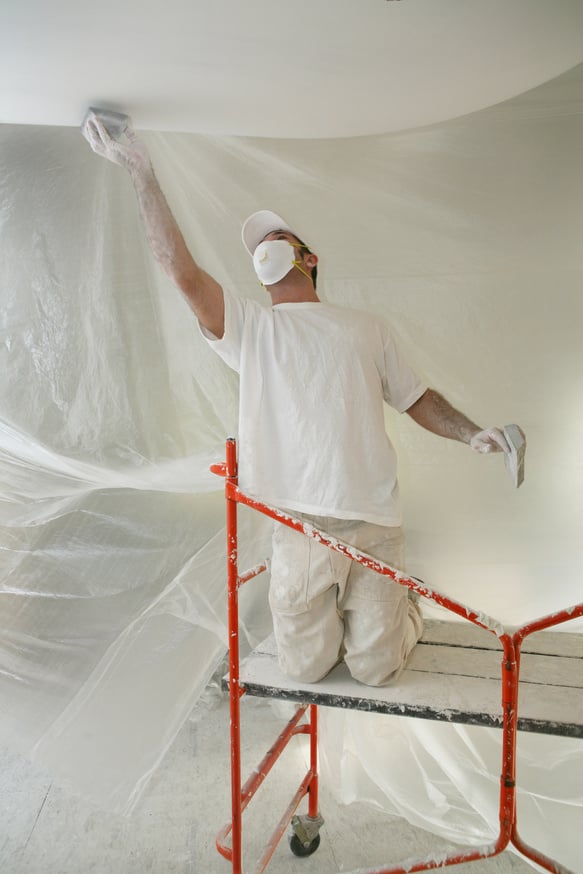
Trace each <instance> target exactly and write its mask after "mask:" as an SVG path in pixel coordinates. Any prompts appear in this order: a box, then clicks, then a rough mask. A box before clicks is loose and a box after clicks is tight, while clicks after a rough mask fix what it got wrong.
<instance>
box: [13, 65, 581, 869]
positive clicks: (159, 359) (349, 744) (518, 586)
mask: <svg viewBox="0 0 583 874" xmlns="http://www.w3.org/2000/svg"><path fill="white" fill-rule="evenodd" d="M144 136H145V139H146V140H147V143H148V145H149V147H150V149H151V152H152V156H153V161H154V165H155V167H156V170H157V173H158V176H159V178H160V180H161V183H162V187H163V188H164V190H165V192H166V194H167V197H168V200H169V201H170V203H171V205H172V207H173V209H174V210H175V212H176V215H177V218H178V220H179V223H180V225H181V227H182V228H183V230H184V233H185V236H186V238H187V241H188V243H189V245H190V246H191V248H192V251H193V254H194V255H195V257H196V258H197V259H198V260H199V262H200V263H201V264H202V265H203V266H204V267H205V268H206V269H207V270H208V271H209V272H210V273H211V274H212V275H214V276H215V277H216V278H217V279H218V280H219V281H220V282H221V283H222V284H223V285H225V286H228V287H229V288H231V289H233V290H234V291H235V292H236V293H237V294H240V295H247V296H253V297H256V298H258V299H260V300H261V299H263V300H264V301H265V303H266V304H267V299H266V298H265V297H264V293H263V292H262V289H261V288H260V286H259V285H258V283H257V281H256V280H255V277H254V274H253V272H252V267H251V263H250V260H249V258H248V256H247V255H246V253H245V251H244V249H243V246H242V245H241V242H240V236H239V235H240V226H241V223H242V221H243V219H244V218H245V217H246V216H247V215H248V214H249V213H251V212H253V211H254V210H256V209H259V208H264V207H266V208H272V209H275V210H277V211H278V212H280V213H281V214H282V215H284V216H285V217H286V219H287V220H288V221H289V222H290V223H292V224H293V225H294V226H297V227H298V228H299V229H301V233H302V236H303V237H304V239H306V241H307V242H309V243H310V244H311V246H312V248H313V249H314V250H315V251H316V252H317V253H318V254H319V255H320V259H321V262H320V263H321V269H320V277H321V279H320V291H321V295H322V297H323V298H325V299H326V300H328V301H331V302H334V303H338V304H343V305H347V306H352V307H357V308H362V309H366V310H369V311H372V312H374V313H377V314H378V315H379V316H380V317H385V318H387V319H388V320H389V321H390V322H391V324H392V325H393V327H394V329H395V331H396V333H397V335H398V336H399V338H400V340H401V344H402V346H403V348H404V350H405V352H406V354H407V357H408V358H409V360H410V361H411V363H412V364H413V365H414V366H415V367H416V368H417V370H418V371H419V372H420V374H421V375H423V376H424V377H425V378H426V379H427V381H428V382H429V383H430V384H431V385H432V386H434V387H435V388H437V389H438V390H440V391H442V392H443V393H444V394H445V395H446V397H447V398H448V399H449V400H450V401H451V402H452V403H453V404H454V405H455V406H457V407H459V408H460V409H462V410H463V411H464V412H465V413H466V414H467V415H469V416H470V417H472V418H473V419H475V420H477V421H478V422H480V423H482V424H483V425H484V426H486V425H489V424H495V423H497V424H505V423H508V422H513V421H515V422H518V423H519V424H520V425H521V426H522V427H523V428H524V429H525V431H526V432H527V436H528V452H527V463H526V480H525V483H524V485H523V486H522V487H521V488H520V490H518V491H516V490H514V489H513V487H512V483H511V481H510V478H509V477H508V474H507V472H506V471H505V469H504V464H503V461H502V459H501V457H499V456H494V457H491V458H490V457H481V456H478V455H476V454H474V453H472V452H470V451H469V450H468V449H467V447H465V446H462V445H460V444H455V443H451V442H448V441H444V440H440V439H439V438H436V437H434V436H433V435H431V434H429V433H427V432H424V431H422V430H421V429H419V428H418V427H417V426H416V425H414V423H413V422H412V421H410V420H409V419H408V417H407V416H401V417H400V416H398V415H397V414H394V413H393V412H390V411H387V427H388V429H389V431H390V433H391V436H392V439H393V441H394V443H395V445H396V448H397V450H398V454H399V463H400V472H401V476H400V479H401V490H402V494H403V498H404V506H405V519H406V524H405V529H406V534H407V541H408V569H409V571H410V572H411V573H413V574H414V575H416V576H419V577H421V578H422V579H424V580H425V581H426V582H427V583H429V584H430V585H432V586H433V587H435V588H437V589H440V590H441V591H444V592H446V593H447V594H449V595H450V596H452V597H454V598H456V599H458V600H460V601H462V602H464V603H467V604H470V605H472V606H474V607H476V608H479V609H480V610H483V611H484V612H487V613H489V614H490V615H492V616H494V617H496V618H497V619H499V620H500V621H502V622H504V623H507V624H519V623H522V622H525V621H527V620H528V619H531V618H534V617H536V616H539V615H542V614H545V613H548V612H552V611H554V610H557V609H561V608H563V607H566V606H569V605H570V604H574V603H576V602H578V601H580V600H581V591H582V589H581V571H582V569H583V548H582V545H581V544H582V541H581V535H580V521H581V517H582V509H583V462H582V460H581V459H582V453H581V446H582V445H583V420H582V418H581V411H580V407H581V404H580V398H581V397H582V390H583V367H582V365H581V361H582V359H581V328H582V325H583V318H582V316H583V303H582V297H581V280H582V278H583V256H582V252H583V247H582V245H581V240H582V233H583V222H582V219H583V174H582V173H581V155H582V154H583V149H582V147H583V67H579V68H576V69H575V70H572V71H571V72H569V73H567V74H565V75H563V76H561V77H559V78H558V79H556V80H554V81H552V82H550V83H547V84H546V85H544V86H541V87H539V88H537V89H535V90H534V91H532V92H529V93H527V94H525V95H522V96H521V97H518V98H515V99H514V100H512V101H509V102H507V103H505V104H501V105H500V106H498V107H494V108H492V109H489V110H484V111H482V112H479V113H475V114H473V115H470V116H466V117H465V118H461V119H457V120H455V121H451V122H448V123H444V124H441V125H436V126H432V127H428V128H423V129H419V130H415V131H410V132H406V133H401V134H390V135H383V136H375V137H360V138H353V139H346V140H333V141H331V140H330V141H326V140H317V141H316V140H314V141H309V140H261V139H245V138H233V137H207V136H198V135H192V134H145V135H144ZM0 143H1V145H0V186H1V189H0V241H1V245H2V260H1V262H0V277H1V279H0V282H1V286H0V287H1V295H2V296H1V312H0V319H1V344H0V350H1V355H2V367H1V368H0V380H1V381H2V390H1V392H0V469H1V475H0V521H1V524H2V528H1V541H0V544H1V554H0V555H1V559H0V560H1V562H2V567H1V576H0V596H1V600H0V604H1V611H0V706H1V711H2V720H1V721H0V740H2V741H3V742H4V743H6V744H8V745H10V746H12V747H14V748H17V749H19V750H21V751H22V752H24V753H26V754H28V755H31V756H34V757H35V758H36V760H37V761H39V762H40V763H42V764H43V765H44V766H46V767H47V768H48V769H49V770H50V771H51V773H52V774H53V775H54V777H55V779H57V780H59V781H61V782H62V783H65V784H67V785H69V786H70V787H71V788H72V790H73V791H75V792H79V793H83V794H85V795H87V796H89V797H91V798H93V799H94V800H95V801H96V802H97V803H98V804H101V805H103V806H106V807H108V808H109V809H111V810H117V811H120V812H129V811H131V809H132V807H133V805H134V804H135V802H136V800H137V798H139V795H140V792H141V791H142V790H143V788H144V787H145V786H146V785H147V782H148V779H149V777H150V776H151V775H152V773H153V771H154V770H155V768H156V766H157V764H158V763H159V761H160V759H161V758H162V756H163V755H164V753H165V751H166V750H167V748H168V746H169V744H170V743H171V741H172V739H173V738H174V737H175V735H176V733H177V731H178V730H179V728H180V726H181V725H182V724H183V722H184V720H185V719H186V717H187V716H188V713H189V712H190V710H191V708H192V706H193V704H194V703H195V701H196V700H197V698H198V696H199V695H200V693H201V690H202V689H203V688H204V686H205V684H206V683H207V681H208V678H209V677H210V676H211V674H212V673H213V671H214V670H215V668H216V666H217V664H218V663H219V661H220V659H221V658H222V656H223V654H224V650H225V646H226V627H225V626H226V622H225V619H226V599H225V554H224V529H223V497H222V492H221V488H222V486H221V482H220V481H218V480H217V479H216V477H214V476H213V475H212V474H211V473H209V470H208V468H209V464H210V463H211V462H212V461H217V460H221V459H222V457H223V451H224V439H225V437H226V436H227V435H228V434H235V433H236V423H237V379H236V376H235V375H234V374H233V373H232V372H230V371H229V370H228V369H227V368H226V366H224V365H223V363H222V362H221V361H220V360H219V359H218V358H217V357H215V356H214V355H213V353H212V351H211V350H209V349H208V348H207V346H206V344H205V342H204V341H203V340H202V339H201V337H200V336H199V333H198V329H197V326H196V324H195V320H194V317H193V316H192V314H191V313H190V310H189V309H188V307H187V305H186V303H185V302H184V301H183V300H182V299H181V297H180V295H179V293H178V292H177V291H176V290H175V289H174V288H172V287H171V286H170V285H169V283H168V282H167V281H166V279H165V278H164V277H163V276H162V275H161V273H160V271H159V270H158V268H157V267H156V265H155V264H154V262H153V260H152V257H151V255H150V253H149V251H148V249H147V246H146V243H145V241H144V238H143V234H142V229H141V225H140V221H139V218H138V213H137V206H136V203H135V198H134V194H133V190H132V187H131V184H130V181H129V179H128V178H127V177H126V176H125V174H124V172H123V171H122V170H120V168H118V167H115V166H113V165H111V164H108V163H107V162H105V161H103V160H101V159H99V158H97V157H96V156H95V155H93V154H92V153H91V151H90V150H89V148H88V146H87V144H86V143H85V142H84V140H83V139H82V137H81V135H80V133H79V132H78V131H76V130H73V129H65V128H47V127H43V128H35V127H19V126H7V125H5V126H3V127H2V128H0ZM241 515H242V526H243V530H242V538H241V539H242V544H243V545H244V555H243V559H242V561H243V563H244V562H245V561H246V559H247V558H248V560H249V564H255V563H256V561H257V560H259V559H261V558H263V557H264V556H265V555H267V554H268V551H269V533H270V523H268V522H267V521H266V520H264V519H262V518H261V517H258V516H255V515H254V514H252V513H251V512H249V511H246V512H243V513H242V514H241ZM265 585H266V583H265V582H264V581H263V582H261V583H258V584H257V585H256V586H254V587H252V588H250V590H249V591H246V590H245V592H244V599H243V601H244V603H243V610H242V613H243V622H244V626H245V629H246V633H247V637H248V640H249V642H250V643H255V642H257V641H258V640H259V639H260V638H261V637H262V636H264V635H265V634H266V633H268V631H269V615H268V611H267V607H266V602H265ZM569 630H579V631H581V623H578V625H577V623H573V624H572V628H571V629H569ZM323 737H324V747H325V750H324V766H325V768H329V769H330V772H331V773H332V774H333V775H334V780H335V783H336V785H337V786H338V792H339V794H340V796H341V797H342V798H343V799H344V800H351V799H352V798H369V799H370V800H372V801H373V802H374V803H376V804H379V805H381V806H383V807H385V808H386V809H388V810H390V811H391V812H394V813H398V814H400V815H404V816H406V817H407V818H408V819H410V820H412V821H414V822H416V823H418V824H420V825H423V826H424V827H426V828H431V829H433V830H435V831H436V832H439V833H442V834H445V835H447V836H449V837H452V838H455V839H460V840H466V839H467V837H468V834H469V835H470V836H471V837H472V839H475V840H476V841H478V840H483V839H484V837H486V839H487V838H488V837H489V836H490V835H491V834H492V832H493V830H494V829H495V825H496V802H497V787H496V784H497V780H498V776H497V775H498V773H499V762H498V758H497V756H498V752H497V750H498V749H499V742H500V741H499V737H500V736H499V733H496V732H490V731H487V730H478V729H472V730H470V729H458V728H454V727H452V726H445V725H438V724H436V723H424V722H415V721H413V720H397V719H390V718H388V717H384V718H381V717H374V716H370V717H367V716H363V715H362V714H345V713H328V714H326V717H325V720H324V726H323ZM520 745H521V758H520V765H519V768H520V779H521V785H522V786H524V787H525V788H528V789H529V792H530V794H529V795H528V797H526V796H522V795H521V797H520V799H519V803H520V804H521V805H523V806H524V807H525V810H526V816H527V823H526V824H525V827H524V828H522V831H523V832H524V834H523V836H524V838H525V839H526V840H529V838H530V839H531V840H534V836H535V835H537V836H538V838H540V839H539V840H538V843H539V845H541V848H542V849H546V850H547V852H549V853H555V854H556V855H558V856H559V857H560V858H561V860H562V861H563V862H564V864H567V865H571V866H572V867H574V868H575V870H576V866H577V865H578V864H580V859H581V858H582V856H583V853H582V849H583V848H582V843H581V829H580V828H577V827H576V822H579V823H580V822H581V814H582V810H581V808H582V807H583V794H582V791H581V785H582V784H581V780H580V779H579V780H577V781H575V782H574V781H573V774H574V773H575V772H576V771H577V769H578V770H579V772H580V770H581V767H582V765H583V745H582V744H581V743H580V742H576V741H573V740H561V739H557V738H543V737H536V738H534V737H531V736H524V735H521V736H520ZM493 775H494V776H493ZM521 809H522V808H521Z"/></svg>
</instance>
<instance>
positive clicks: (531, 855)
mask: <svg viewBox="0 0 583 874" xmlns="http://www.w3.org/2000/svg"><path fill="white" fill-rule="evenodd" d="M211 471H212V472H213V473H215V474H217V475H219V476H223V477H225V497H226V517H227V519H226V527H227V586H228V634H229V695H230V723H231V724H230V735H231V738H230V739H231V800H232V819H231V821H230V822H229V823H227V824H226V825H225V826H224V828H223V829H222V830H221V831H220V832H219V834H218V835H217V838H216V846H217V850H218V852H219V853H220V854H221V855H222V856H223V857H224V858H225V859H227V860H228V861H230V862H231V865H232V874H243V868H242V818H243V812H244V810H245V808H246V807H247V806H248V804H249V802H250V801H251V799H252V798H253V796H254V795H255V793H256V792H257V790H258V789H259V787H260V785H261V784H262V783H263V780H264V779H265V777H266V776H267V774H268V773H269V771H270V770H271V768H272V767H273V765H274V764H275V762H276V761H277V759H278V758H279V756H280V755H281V753H282V752H283V750H284V749H285V747H286V746H287V744H288V743H289V741H290V740H291V738H292V737H294V736H295V735H298V734H306V735H308V736H309V739H310V766H309V769H308V771H307V773H306V775H305V777H304V778H303V780H302V782H301V783H300V785H299V787H298V789H297V791H296V792H295V794H294V796H293V798H292V800H291V802H290V804H289V806H288V808H287V809H286V811H285V812H284V814H283V816H282V817H281V819H280V821H279V822H278V824H277V826H276V828H275V830H274V831H273V833H272V835H271V837H270V839H269V841H268V843H267V844H266V846H265V849H264V851H263V853H262V855H261V857H260V859H259V860H258V862H257V867H256V869H255V870H256V872H257V874H261V872H263V871H264V870H265V868H266V867H267V865H268V864H269V861H270V859H271V857H272V855H273V853H274V852H275V849H276V847H277V844H278V842H279V841H280V839H281V837H282V836H283V834H284V833H285V831H286V829H287V827H288V825H289V824H290V823H291V822H292V819H294V813H295V811H296V809H297V807H298V805H299V804H300V802H301V800H302V799H303V798H304V796H306V795H307V796H308V816H307V817H305V818H304V819H305V820H307V821H308V835H309V837H310V836H313V834H314V832H312V833H311V834H310V833H309V822H310V821H313V822H314V823H315V834H317V831H318V827H319V824H320V823H321V822H322V820H320V818H319V811H318V766H317V741H318V714H317V705H316V704H307V703H304V704H301V705H300V706H299V707H298V708H297V710H296V712H295V714H294V716H293V717H292V719H291V720H290V721H289V723H288V724H287V726H286V727H285V728H284V730H283V731H282V732H281V734H280V735H279V736H278V738H277V740H276V741H275V743H274V744H273V746H272V747H271V748H270V749H269V750H268V752H267V753H266V754H265V756H264V758H263V759H262V761H261V762H260V764H259V765H258V766H257V768H256V769H255V771H254V772H253V773H252V774H251V776H250V777H249V779H248V780H247V781H246V782H245V784H244V785H243V786H242V785H241V726H240V698H241V696H242V695H243V694H244V693H245V690H244V689H243V688H241V686H240V683H239V608H238V591H239V588H240V587H241V586H242V585H244V584H245V583H247V582H249V581H250V580H252V579H253V578H255V577H256V576H258V575H259V574H260V573H262V572H263V571H265V570H266V569H267V562H264V563H262V564H258V565H257V566H255V567H253V568H251V569H250V570H248V571H246V572H245V573H242V574H239V569H238V546H237V504H244V505H246V506H248V507H251V508H252V509H254V510H257V511H258V512H260V513H262V514H264V515H265V516H268V517H270V518H272V519H274V520H276V521H278V522H280V523H281V524H283V525H287V526H288V527H290V528H293V529H294V530H296V531H299V532H301V533H303V534H305V535H306V536H308V537H313V538H315V539H316V540H317V541H319V542H320V543H322V544H324V545H326V546H328V547H329V548H330V549H333V550H336V551H338V552H341V553H343V554H344V555H347V556H349V558H351V559H352V560H354V561H358V562H360V564H362V565H364V566H365V567H369V568H371V569H372V570H374V571H376V572H377V573H380V574H382V575H384V576H388V577H390V578H391V579H392V580H395V581H396V582H398V583H399V584H401V585H404V586H407V587H408V588H410V589H412V590H413V591H415V592H418V593H419V594H420V595H421V596H423V597H424V598H427V599H429V600H431V601H433V602H435V603H437V604H439V605H440V606H442V607H444V608H446V609H447V610H450V611H451V612H453V613H455V614H457V615H458V616H461V617H463V618H464V619H467V620H469V621H470V622H472V623H474V624H475V625H477V626H480V627H481V628H485V629H486V630H488V631H490V632H492V633H493V634H495V635H496V636H497V637H498V638H499V641H500V643H501V645H502V648H503V657H502V687H501V689H502V710H503V712H502V773H501V777H500V801H499V821H500V831H499V835H498V839H497V840H496V842H495V843H493V844H490V845H488V846H483V847H472V848H469V849H467V850H465V851H462V852H454V853H451V854H450V855H447V856H445V857H444V856H443V855H440V856H439V859H427V858H425V859H419V860H418V861H411V860H407V862H406V863H405V864H406V867H402V866H401V865H399V864H397V865H394V864H391V865H389V866H388V867H380V868H379V867H376V868H370V869H359V874H408V872H416V871H428V870H432V869H436V868H442V867H446V866H449V865H455V864H459V863H462V862H472V861H477V860H478V859H485V858H490V857H493V856H496V855H499V854H500V853H502V852H503V851H504V850H505V849H506V847H507V846H508V845H509V844H510V843H512V844H513V845H514V846H515V847H516V848H517V849H518V850H519V852H520V853H522V855H523V856H525V857H526V858H528V859H530V860H531V861H533V862H536V863H537V864H539V865H540V866H541V867H542V868H544V869H545V870H547V871H550V872H553V874H573V872H571V871H569V870H568V869H567V868H565V867H564V866H563V865H561V864H559V863H558V862H556V861H554V860H553V859H549V858H548V857H547V856H545V855H544V854H543V853H541V852H540V851H538V850H536V849H534V848H533V847H531V846H529V845H528V844H526V843H525V842H524V841H523V840H522V839H521V837H520V835H519V834H518V829H517V816H516V733H517V713H518V684H519V671H520V650H521V645H522V642H523V641H524V639H525V638H526V637H527V636H528V635H530V634H532V633H534V632H536V631H541V630H543V629H548V628H551V627H553V626H555V625H558V624H560V623H563V622H567V621H568V620H570V619H574V618H576V617H579V616H583V603H581V604H577V605H575V606H574V607H570V608H567V609H565V610H561V611H559V612H557V613H553V614H550V615H548V616H544V617H542V618H540V619H538V620H535V621H533V622H530V623H529V624H527V625H524V626H522V627H520V628H518V629H517V630H516V631H514V632H513V633H512V634H511V633H509V632H507V631H505V629H504V628H503V627H502V626H501V625H500V624H499V623H498V622H496V620H494V619H491V617H489V616H485V615H484V614H482V613H478V612H477V611H474V610H473V609H471V608H468V607H465V606H464V605H463V604H460V603H459V602H457V601H454V600H452V599H451V598H448V597H446V596H445V595H442V594H440V593H439V592H436V591H434V590H432V589H430V588H429V587H427V586H426V585H425V584H424V583H422V582H421V581H420V580H417V579H415V578H414V577H409V576H406V575H404V574H402V573H400V572H398V571H396V570H394V569H393V568H391V567H389V566H388V565H386V564H383V563H382V562H380V561H377V560H375V559H373V558H371V557H370V556H367V555H364V554H363V553H361V552H359V551H358V550H356V549H354V548H351V547H348V546H346V545H345V544H343V543H340V542H338V541H336V540H334V539H332V538H328V537H327V535H326V534H325V533H324V532H321V531H318V530H317V529H315V528H312V527H311V526H309V525H305V524H304V523H302V522H300V521H299V520H297V519H293V518H292V517H290V516H288V515H286V514H284V513H282V512H281V511H280V510H277V509H276V508H274V507H270V506H268V505H266V504H262V503H261V502H259V501H256V500H254V499H253V498H251V497H249V496H248V495H245V494H244V493H243V492H241V491H240V489H239V487H238V479H237V446H236V441H235V439H234V438H232V437H230V438H228V439H227V443H226V461H225V462H223V463H221V464H214V465H212V466H211ZM306 713H307V714H308V721H307V722H302V721H301V720H302V718H303V717H304V715H305V714H306ZM229 834H231V835H232V838H231V846H230V847H229V846H228V845H227V839H228V836H229ZM318 842H319V839H318ZM316 846H317V843H316Z"/></svg>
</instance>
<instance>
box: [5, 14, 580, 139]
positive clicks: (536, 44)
mask: <svg viewBox="0 0 583 874" xmlns="http://www.w3.org/2000/svg"><path fill="white" fill-rule="evenodd" d="M581 61H583V3H581V2H580V0H512V2H510V3H509V2H508V0H293V2H283V0H280V2H278V0H164V2H162V0H123V2H120V0H100V2H99V3H89V2H86V0H53V2H51V3H47V2H46V0H4V2H3V4H2V29H1V33H0V121H2V122H4V123H12V124H21V123H22V124H50V125H77V124H79V123H80V122H81V120H82V118H83V115H84V112H85V108H86V107H87V106H88V105H91V104H93V105H96V104H97V105H103V106H107V107H108V108H114V109H115V108H117V109H123V110H125V111H129V112H130V113H131V114H132V116H133V119H134V124H135V125H136V127H138V128H143V129H151V130H168V131H171V130H172V131H174V130H179V131H192V132H200V133H213V134H239V135H251V136H267V137H286V138H289V137H342V136H354V135H363V134H371V133H382V132H386V131H394V130H401V129H406V128H412V127H417V126H420V125H426V124H432V123H434V122H438V121H443V120H445V119H448V118H453V117H456V116H459V115H463V114H466V113H468V112H473V111H475V110H478V109H482V108H484V107H486V106H491V105H493V104H495V103H498V102H500V101H502V100H506V99H507V98H509V97H513V96H515V95H516V94H519V93H522V92H523V91H526V90H528V89H530V88H532V87H534V86H536V85H539V84H540V83H542V82H544V81H546V80H548V79H551V78H553V77H554V76H557V75H559V74H560V73H562V72H564V71H565V70H567V69H569V68H571V67H574V66H575V65H576V64H578V63H580V62H581Z"/></svg>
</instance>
